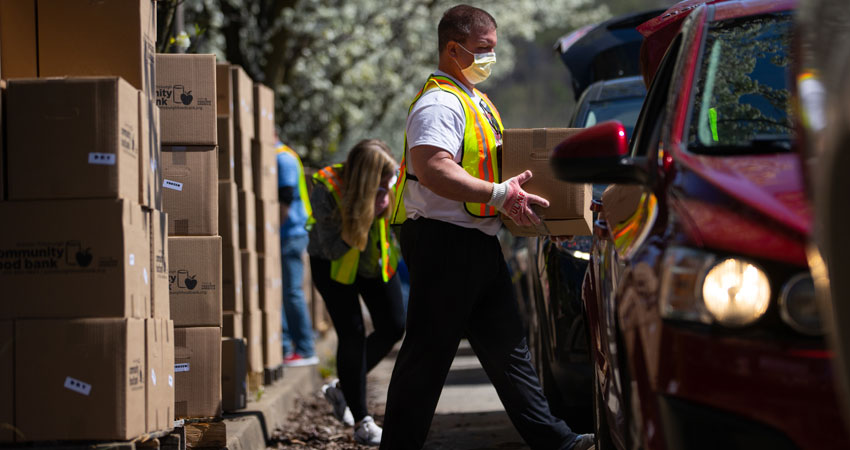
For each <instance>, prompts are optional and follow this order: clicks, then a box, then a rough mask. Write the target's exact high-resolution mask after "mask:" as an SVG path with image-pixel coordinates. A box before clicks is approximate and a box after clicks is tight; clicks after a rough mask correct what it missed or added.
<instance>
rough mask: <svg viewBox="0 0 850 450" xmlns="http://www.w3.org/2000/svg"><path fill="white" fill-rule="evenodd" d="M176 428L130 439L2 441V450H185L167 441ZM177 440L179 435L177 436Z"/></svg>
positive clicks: (171, 437) (0, 445)
mask: <svg viewBox="0 0 850 450" xmlns="http://www.w3.org/2000/svg"><path fill="white" fill-rule="evenodd" d="M175 431H176V430H166V431H159V432H156V433H147V434H144V435H142V436H139V437H137V438H136V439H133V440H131V441H99V442H91V441H79V442H77V441H49V442H43V441H42V442H18V443H14V444H12V443H3V444H0V447H2V448H3V450H12V449H16V450H33V449H50V450H107V449H108V450H186V447H185V446H183V447H180V446H179V445H178V446H170V445H169V444H168V443H169V442H170V439H173V438H174V437H173V436H172V435H173V434H175ZM177 440H178V441H179V437H178V438H177Z"/></svg>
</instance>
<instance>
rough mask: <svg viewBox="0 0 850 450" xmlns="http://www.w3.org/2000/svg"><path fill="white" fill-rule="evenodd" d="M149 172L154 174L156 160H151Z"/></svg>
mask: <svg viewBox="0 0 850 450" xmlns="http://www.w3.org/2000/svg"><path fill="white" fill-rule="evenodd" d="M151 170H153V171H154V172H156V160H155V159H153V158H151Z"/></svg>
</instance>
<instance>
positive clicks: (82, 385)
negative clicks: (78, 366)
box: [65, 377, 91, 396]
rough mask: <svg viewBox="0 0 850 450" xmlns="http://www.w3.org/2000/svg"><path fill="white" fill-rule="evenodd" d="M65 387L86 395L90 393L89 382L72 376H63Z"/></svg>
mask: <svg viewBox="0 0 850 450" xmlns="http://www.w3.org/2000/svg"><path fill="white" fill-rule="evenodd" d="M65 389H70V390H72V391H74V392H76V393H78V394H83V395H86V396H87V395H89V394H91V385H90V384H88V383H86V382H84V381H80V380H78V379H76V378H72V377H65Z"/></svg>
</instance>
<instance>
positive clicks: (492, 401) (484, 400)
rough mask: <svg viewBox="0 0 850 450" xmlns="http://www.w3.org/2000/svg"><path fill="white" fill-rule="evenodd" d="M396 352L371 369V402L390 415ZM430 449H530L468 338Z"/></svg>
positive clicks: (441, 405)
mask: <svg viewBox="0 0 850 450" xmlns="http://www.w3.org/2000/svg"><path fill="white" fill-rule="evenodd" d="M395 354H396V353H395V351H393V352H391V353H390V355H389V356H388V357H387V358H386V359H384V361H383V362H381V363H380V364H379V365H378V366H377V367H375V369H373V370H372V372H370V373H369V379H368V385H367V388H368V395H369V398H370V402H369V403H370V404H371V405H375V406H374V410H375V411H374V412H375V413H378V414H380V415H383V414H384V406H385V401H386V398H387V387H388V385H389V382H390V376H391V375H392V370H393V365H394V364H395V358H394V357H395ZM424 449H425V450H479V449H480V450H484V449H509V450H515V449H528V446H526V445H525V443H524V442H523V440H522V438H520V436H519V434H518V433H517V432H516V430H515V429H514V427H513V425H512V424H511V422H510V419H508V416H507V414H505V410H504V408H503V407H502V403H501V402H500V401H499V397H498V396H497V394H496V390H495V389H494V388H493V385H492V384H490V381H489V380H488V379H487V375H486V374H485V373H484V369H482V368H481V365H480V364H479V363H478V358H476V357H475V354H474V353H473V352H472V349H471V348H470V347H469V344H468V343H467V342H466V341H462V342H461V346H460V348H459V349H458V353H457V356H455V360H454V363H453V364H452V368H451V371H450V372H449V375H448V377H447V379H446V384H445V386H444V387H443V393H442V395H441V396H440V402H439V403H438V404H437V412H436V414H435V416H434V421H433V422H432V423H431V431H430V433H429V434H428V439H427V442H426V444H425V447H424Z"/></svg>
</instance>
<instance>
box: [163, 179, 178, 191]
mask: <svg viewBox="0 0 850 450" xmlns="http://www.w3.org/2000/svg"><path fill="white" fill-rule="evenodd" d="M162 187H164V188H168V189H173V190H175V191H181V192H182V191H183V183H180V182H178V181H171V180H165V181H163V182H162Z"/></svg>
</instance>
